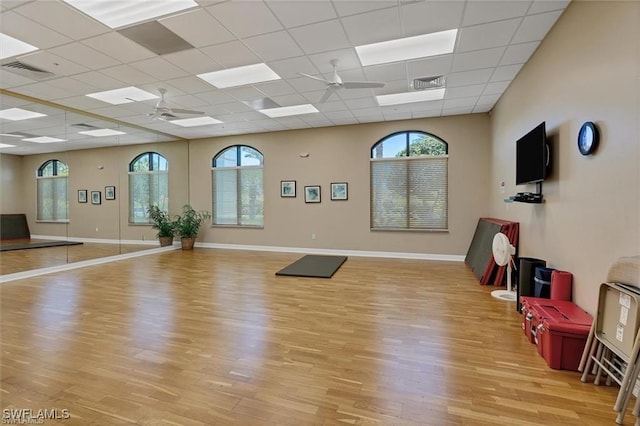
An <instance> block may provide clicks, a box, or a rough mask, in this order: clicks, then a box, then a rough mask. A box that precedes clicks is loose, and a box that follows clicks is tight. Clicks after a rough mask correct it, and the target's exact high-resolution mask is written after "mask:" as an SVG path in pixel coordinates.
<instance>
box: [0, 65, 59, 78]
mask: <svg viewBox="0 0 640 426" xmlns="http://www.w3.org/2000/svg"><path fill="white" fill-rule="evenodd" d="M2 69H4V70H6V71H9V72H12V73H14V74H18V75H21V76H23V77H27V78H30V79H31V80H45V79H47V78H51V77H54V76H55V74H54V73H52V72H49V71H45V70H43V69H40V68H36V67H33V66H31V65H27V64H25V63H24V62H20V61H13V62H8V63H6V64H3V65H2Z"/></svg>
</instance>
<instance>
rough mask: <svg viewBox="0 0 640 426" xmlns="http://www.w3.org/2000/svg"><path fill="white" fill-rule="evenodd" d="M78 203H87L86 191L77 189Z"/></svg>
mask: <svg viewBox="0 0 640 426" xmlns="http://www.w3.org/2000/svg"><path fill="white" fill-rule="evenodd" d="M78 202H79V203H86V202H87V190H86V189H78Z"/></svg>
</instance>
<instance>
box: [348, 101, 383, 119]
mask: <svg viewBox="0 0 640 426" xmlns="http://www.w3.org/2000/svg"><path fill="white" fill-rule="evenodd" d="M375 103H376V102H375V101H374V104H375ZM351 113H352V114H353V115H354V116H355V117H371V116H372V115H376V114H380V115H382V112H381V111H380V107H378V105H377V104H376V105H375V106H373V107H371V108H357V109H351Z"/></svg>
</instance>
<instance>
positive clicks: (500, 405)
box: [0, 248, 634, 425]
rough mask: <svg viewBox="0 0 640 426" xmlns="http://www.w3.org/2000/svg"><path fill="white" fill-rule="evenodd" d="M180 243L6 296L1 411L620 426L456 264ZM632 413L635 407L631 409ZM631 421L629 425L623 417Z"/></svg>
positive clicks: (223, 419) (281, 421) (95, 419)
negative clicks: (337, 261)
mask: <svg viewBox="0 0 640 426" xmlns="http://www.w3.org/2000/svg"><path fill="white" fill-rule="evenodd" d="M299 257H300V256H299V255H296V254H283V253H259V252H242V251H225V250H214V249H202V248H200V249H196V250H195V251H193V252H183V251H181V250H175V251H171V252H166V253H162V254H156V255H150V256H144V257H139V258H135V259H129V260H124V261H119V262H116V263H110V264H104V265H99V266H94V267H88V268H82V269H76V270H73V271H68V272H60V273H56V274H51V275H46V276H40V277H35V278H30V279H26V280H21V281H14V282H9V283H5V284H3V285H0V292H1V293H0V296H1V318H0V319H1V332H2V348H1V350H2V351H1V358H0V365H1V383H0V384H1V387H0V399H1V405H2V408H3V409H4V408H12V409H21V408H23V409H26V408H30V409H32V410H34V411H36V410H39V409H54V408H55V409H58V410H63V409H66V410H68V411H69V413H70V415H71V418H70V419H68V420H59V421H57V422H56V421H49V422H47V424H64V425H120V424H139V425H334V424H336V425H337V424H356V425H615V422H614V419H615V415H614V414H615V413H614V412H613V411H612V407H613V404H614V401H615V397H616V394H617V389H616V388H615V387H609V388H608V387H606V386H599V387H597V386H595V385H593V384H592V383H586V384H585V383H581V382H580V377H579V373H576V372H566V371H556V370H551V369H550V368H548V367H547V365H546V364H545V362H544V360H543V359H542V358H540V357H539V356H538V355H537V353H536V351H535V348H534V346H533V345H531V344H530V343H529V342H528V341H527V340H526V339H525V337H524V335H523V334H522V331H521V329H520V319H519V316H518V315H517V314H516V312H515V309H514V307H513V304H510V303H507V302H503V301H499V300H497V299H493V298H491V296H490V291H491V290H492V288H490V287H481V286H480V285H479V284H477V281H476V280H475V277H474V276H473V275H472V274H471V272H470V271H469V270H468V269H467V267H466V266H465V265H464V264H461V263H454V262H452V263H447V262H428V261H418V260H389V259H370V258H357V257H351V258H349V260H347V262H346V263H345V264H344V265H343V266H342V268H341V269H340V270H339V271H338V272H337V273H336V275H334V277H333V278H332V279H313V278H292V277H276V276H275V275H274V273H275V272H276V271H277V270H279V269H280V268H282V267H284V266H286V265H287V264H289V263H290V262H292V261H294V260H296V259H297V258H299ZM632 405H633V404H632ZM633 420H634V419H633V418H632V417H631V415H629V416H628V417H627V418H626V423H627V424H633Z"/></svg>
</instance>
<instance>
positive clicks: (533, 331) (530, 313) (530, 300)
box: [520, 296, 575, 355]
mask: <svg viewBox="0 0 640 426" xmlns="http://www.w3.org/2000/svg"><path fill="white" fill-rule="evenodd" d="M520 304H521V305H522V331H523V332H524V335H525V336H527V339H529V341H530V342H531V343H535V344H537V343H538V342H537V339H536V335H537V329H538V327H540V326H541V324H542V320H543V319H544V318H545V315H548V314H547V313H546V312H547V311H546V310H547V309H552V310H553V308H552V307H553V306H555V307H556V308H557V309H560V310H563V309H566V310H569V309H571V308H572V307H574V306H575V304H574V303H573V302H567V301H564V300H553V301H552V300H549V299H545V298H542V297H529V296H522V297H521V298H520ZM541 306H542V307H543V308H540V307H541ZM545 307H546V309H545ZM540 355H542V352H540Z"/></svg>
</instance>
